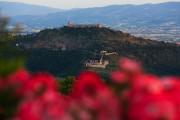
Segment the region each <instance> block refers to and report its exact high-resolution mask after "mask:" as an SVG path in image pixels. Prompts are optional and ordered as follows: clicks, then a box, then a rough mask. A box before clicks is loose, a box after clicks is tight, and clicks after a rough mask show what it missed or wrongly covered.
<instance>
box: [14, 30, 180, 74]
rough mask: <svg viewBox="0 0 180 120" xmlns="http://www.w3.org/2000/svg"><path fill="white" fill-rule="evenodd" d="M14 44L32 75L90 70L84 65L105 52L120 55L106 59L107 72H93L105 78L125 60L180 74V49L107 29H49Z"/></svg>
mask: <svg viewBox="0 0 180 120" xmlns="http://www.w3.org/2000/svg"><path fill="white" fill-rule="evenodd" d="M15 44H18V45H19V47H20V48H22V49H24V50H25V51H26V52H27V54H28V55H29V58H28V63H27V67H28V68H29V69H30V70H31V71H39V70H43V71H44V70H45V71H49V72H51V73H54V74H56V75H58V76H66V75H75V74H77V73H79V72H80V71H81V70H84V69H87V68H85V66H84V63H85V61H86V60H88V59H95V58H96V57H98V56H99V55H100V51H102V50H105V51H108V52H117V53H118V54H119V55H112V56H107V57H106V58H105V59H107V60H109V61H110V64H109V65H108V66H107V68H106V69H93V70H96V71H99V72H100V73H102V74H104V75H107V72H108V71H111V70H113V69H116V66H117V65H116V63H118V58H119V57H124V56H126V57H130V58H134V59H138V60H140V61H142V63H143V64H144V65H145V68H146V70H147V71H150V72H153V73H156V74H160V75H167V74H180V73H179V71H180V63H179V60H180V46H177V45H175V44H170V43H164V42H157V41H152V40H148V39H143V38H137V37H134V36H132V35H130V34H127V33H123V32H121V31H115V30H112V29H109V28H105V27H103V28H97V27H84V28H70V27H63V28H58V29H47V30H43V31H41V32H39V33H37V34H33V35H28V36H22V37H19V38H17V40H16V42H15ZM15 44H14V45H15Z"/></svg>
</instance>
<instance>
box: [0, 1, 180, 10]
mask: <svg viewBox="0 0 180 120" xmlns="http://www.w3.org/2000/svg"><path fill="white" fill-rule="evenodd" d="M0 1H9V2H23V3H30V4H38V5H46V6H50V7H56V8H62V9H69V8H84V7H95V6H105V5H111V4H144V3H160V2H168V1H178V2H180V0H0Z"/></svg>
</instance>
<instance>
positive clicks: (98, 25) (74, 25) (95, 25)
mask: <svg viewBox="0 0 180 120" xmlns="http://www.w3.org/2000/svg"><path fill="white" fill-rule="evenodd" d="M65 27H70V28H92V27H93V28H103V27H105V26H103V25H101V24H74V23H72V22H70V21H69V22H68V23H67V25H66V26H65Z"/></svg>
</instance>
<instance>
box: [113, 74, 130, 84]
mask: <svg viewBox="0 0 180 120" xmlns="http://www.w3.org/2000/svg"><path fill="white" fill-rule="evenodd" d="M111 78H112V80H113V81H114V82H116V83H118V84H122V83H125V82H127V80H128V75H127V74H126V73H125V72H123V71H115V72H112V73H111Z"/></svg>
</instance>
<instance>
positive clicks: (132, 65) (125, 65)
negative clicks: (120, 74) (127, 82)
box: [119, 58, 143, 73]
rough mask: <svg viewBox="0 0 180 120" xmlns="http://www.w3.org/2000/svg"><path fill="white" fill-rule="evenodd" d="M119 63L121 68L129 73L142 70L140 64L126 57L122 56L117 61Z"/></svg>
mask: <svg viewBox="0 0 180 120" xmlns="http://www.w3.org/2000/svg"><path fill="white" fill-rule="evenodd" d="M119 65H120V68H121V69H122V70H124V71H127V72H130V73H140V72H142V71H143V70H142V67H141V64H140V63H139V62H138V61H135V60H131V59H128V58H122V59H121V60H120V61H119Z"/></svg>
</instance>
